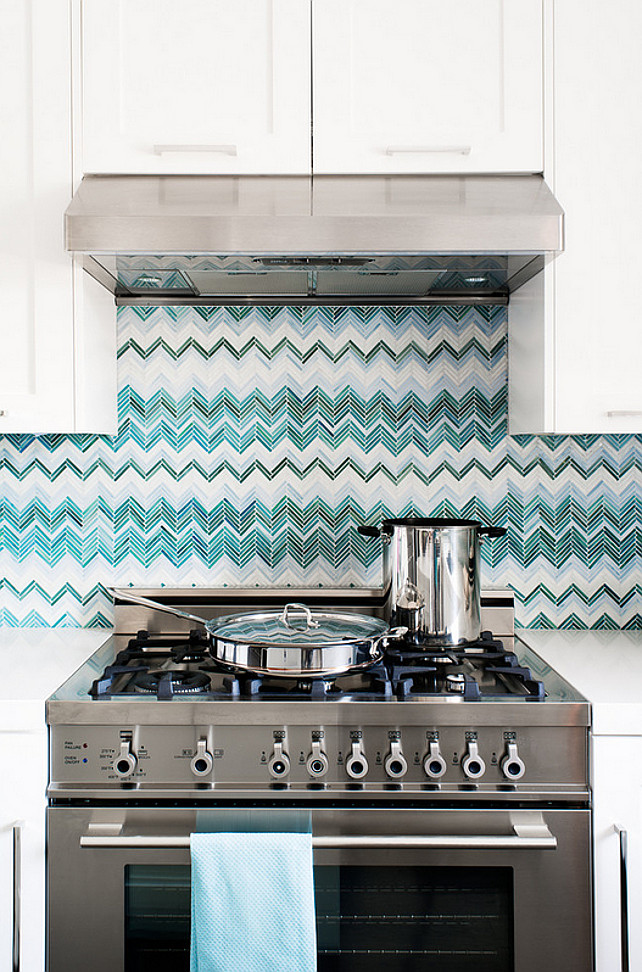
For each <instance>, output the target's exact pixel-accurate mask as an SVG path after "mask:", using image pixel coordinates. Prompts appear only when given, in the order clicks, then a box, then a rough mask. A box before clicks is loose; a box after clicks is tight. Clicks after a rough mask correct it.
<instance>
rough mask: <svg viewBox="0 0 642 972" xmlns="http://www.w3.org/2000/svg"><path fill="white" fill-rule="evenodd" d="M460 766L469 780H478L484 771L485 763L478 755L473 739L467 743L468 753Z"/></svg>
mask: <svg viewBox="0 0 642 972" xmlns="http://www.w3.org/2000/svg"><path fill="white" fill-rule="evenodd" d="M461 766H462V769H463V771H464V774H465V775H466V776H467V777H468V779H469V780H480V779H481V778H482V776H483V775H484V773H485V772H486V763H485V762H484V760H483V759H482V758H481V756H480V755H479V749H478V746H477V743H476V742H475V741H474V740H471V742H469V743H468V755H467V756H466V758H465V759H464V760H463V762H462V764H461Z"/></svg>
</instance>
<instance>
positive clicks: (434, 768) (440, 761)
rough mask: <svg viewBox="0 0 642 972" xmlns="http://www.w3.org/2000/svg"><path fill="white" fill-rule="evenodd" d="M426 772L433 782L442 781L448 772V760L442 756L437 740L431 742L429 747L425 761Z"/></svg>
mask: <svg viewBox="0 0 642 972" xmlns="http://www.w3.org/2000/svg"><path fill="white" fill-rule="evenodd" d="M424 772H425V774H426V776H429V777H430V779H431V780H440V779H441V777H442V776H443V775H444V773H445V772H446V760H445V759H444V757H443V756H442V755H441V752H440V750H439V743H438V742H437V740H436V739H433V740H431V742H430V746H429V747H428V755H427V756H426V758H425V759H424Z"/></svg>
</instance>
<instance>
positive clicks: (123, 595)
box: [107, 587, 209, 628]
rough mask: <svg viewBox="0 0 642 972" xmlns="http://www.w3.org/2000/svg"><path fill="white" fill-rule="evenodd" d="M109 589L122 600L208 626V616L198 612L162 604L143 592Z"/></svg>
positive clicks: (117, 588) (116, 588)
mask: <svg viewBox="0 0 642 972" xmlns="http://www.w3.org/2000/svg"><path fill="white" fill-rule="evenodd" d="M107 590H108V591H109V593H110V594H112V595H113V596H114V597H117V598H119V599H120V600H121V601H130V603H131V604H140V605H141V606H142V607H148V608H153V609H154V611H162V612H163V613H164V614H173V615H174V616H175V617H177V618H184V619H185V620H186V621H196V623H197V624H202V625H203V626H204V627H205V628H207V626H208V623H209V622H208V620H207V618H199V616H198V615H197V614H189V612H187V611H181V610H180V609H179V608H175V607H170V605H169V604H161V602H160V601H152V599H151V598H149V597H143V596H142V595H141V594H132V592H131V591H127V590H122V589H121V588H119V587H108V588H107Z"/></svg>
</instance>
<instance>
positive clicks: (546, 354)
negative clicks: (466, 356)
mask: <svg viewBox="0 0 642 972" xmlns="http://www.w3.org/2000/svg"><path fill="white" fill-rule="evenodd" d="M552 10H553V14H554V20H551V24H550V38H551V42H550V45H549V46H550V50H551V54H550V77H551V82H550V111H549V112H548V118H549V124H547V141H548V143H549V146H550V150H549V151H548V152H547V156H548V157H549V158H548V159H547V167H546V172H545V174H546V177H547V181H548V183H549V185H551V187H552V188H553V189H554V191H555V195H556V196H557V198H558V199H559V202H560V204H561V206H562V207H563V209H564V211H565V217H566V240H565V250H564V253H562V254H561V255H560V256H559V257H558V258H557V259H556V260H555V261H554V263H553V264H552V265H551V267H550V268H547V271H546V291H547V293H546V312H545V313H543V312H542V307H543V304H542V303H541V302H540V301H539V300H537V299H532V300H531V299H530V296H531V294H532V296H533V298H534V297H535V293H536V291H537V289H538V288H540V287H541V286H542V282H541V280H537V278H536V279H534V280H533V281H531V282H530V283H529V284H527V285H526V287H524V288H522V290H519V291H517V293H516V294H515V295H514V297H513V298H512V301H511V306H510V307H509V341H510V368H509V375H510V380H511V388H510V394H509V400H510V409H511V416H510V429H511V432H516V433H517V432H559V433H604V432H607V433H608V432H615V433H622V432H631V433H633V432H635V433H639V432H640V431H642V379H641V376H642V315H641V314H640V309H639V302H638V301H637V299H636V296H635V287H636V283H637V280H638V253H639V249H640V233H641V227H642V179H641V178H640V171H641V168H640V146H642V114H641V113H640V111H639V110H638V108H637V107H636V106H638V105H639V104H640V102H641V101H642V61H641V60H640V53H639V38H640V37H641V36H642V5H641V4H640V3H639V2H638V0H613V3H611V4H609V7H608V16H605V8H604V7H602V6H601V5H599V4H593V3H591V4H587V3H585V2H584V0H557V2H556V3H555V4H554V6H552ZM553 39H554V43H553V42H552V41H553Z"/></svg>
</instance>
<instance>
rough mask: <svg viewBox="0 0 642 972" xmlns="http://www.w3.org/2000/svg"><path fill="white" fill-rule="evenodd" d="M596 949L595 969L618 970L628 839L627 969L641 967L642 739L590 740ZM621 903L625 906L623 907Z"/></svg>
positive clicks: (609, 738)
mask: <svg viewBox="0 0 642 972" xmlns="http://www.w3.org/2000/svg"><path fill="white" fill-rule="evenodd" d="M593 793H594V820H593V829H594V841H595V914H596V922H595V929H596V932H595V948H596V969H597V972H620V970H621V963H620V956H621V937H620V908H621V897H620V838H619V835H618V833H617V832H616V831H615V829H614V825H616V824H617V825H619V826H620V827H622V828H624V829H625V830H626V831H627V837H628V917H629V935H630V941H629V955H630V967H631V969H640V968H642V929H641V928H640V922H639V920H638V918H637V916H638V915H640V913H641V912H640V909H641V908H642V737H619V736H604V737H600V736H598V737H596V738H594V740H593ZM626 904H627V903H626V902H625V906H626Z"/></svg>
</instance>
